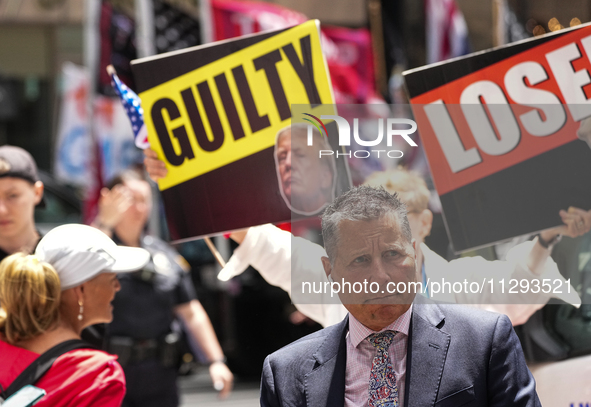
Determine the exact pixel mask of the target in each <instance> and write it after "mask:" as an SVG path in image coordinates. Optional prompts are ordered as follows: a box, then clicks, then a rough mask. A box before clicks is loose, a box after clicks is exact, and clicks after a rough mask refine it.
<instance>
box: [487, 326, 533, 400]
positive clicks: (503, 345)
mask: <svg viewBox="0 0 591 407" xmlns="http://www.w3.org/2000/svg"><path fill="white" fill-rule="evenodd" d="M486 377H487V378H488V397H489V403H488V405H489V406H491V407H494V406H498V407H505V406H516V407H538V406H541V404H540V400H539V398H538V394H537V393H536V383H535V380H534V378H533V376H532V374H531V372H530V371H529V369H528V368H527V365H526V363H525V357H524V355H523V350H522V349H521V345H520V343H519V338H517V335H516V334H515V331H514V330H513V327H512V326H511V323H510V322H509V320H508V318H507V317H506V316H504V315H500V316H499V318H498V319H497V324H496V327H495V330H494V333H493V339H492V349H491V350H490V358H489V368H488V372H487V374H486Z"/></svg>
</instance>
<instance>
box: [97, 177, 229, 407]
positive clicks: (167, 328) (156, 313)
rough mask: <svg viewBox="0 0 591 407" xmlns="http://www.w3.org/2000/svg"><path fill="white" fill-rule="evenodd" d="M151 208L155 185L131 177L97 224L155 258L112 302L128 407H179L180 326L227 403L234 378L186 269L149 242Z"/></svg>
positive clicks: (106, 198)
mask: <svg viewBox="0 0 591 407" xmlns="http://www.w3.org/2000/svg"><path fill="white" fill-rule="evenodd" d="M151 201H152V199H151V191H150V185H149V184H148V183H147V182H146V181H145V180H143V179H142V177H141V176H140V175H139V174H138V173H137V172H134V171H125V172H123V173H122V174H120V175H119V176H117V177H115V178H114V179H113V180H112V181H111V182H110V184H109V187H108V188H106V189H104V190H103V191H102V192H101V199H100V201H99V214H98V216H97V218H96V220H95V222H94V226H96V227H99V228H100V229H101V230H103V231H104V232H105V233H107V234H109V235H110V236H112V238H113V240H115V241H116V242H117V243H120V244H123V245H127V246H136V247H143V248H145V249H146V250H148V251H149V252H150V254H151V261H150V263H149V264H148V266H146V267H145V268H144V269H142V270H139V271H137V272H136V273H132V274H128V275H121V276H120V282H121V291H120V292H119V293H118V294H117V295H116V297H115V300H114V301H113V307H114V309H113V322H112V323H111V324H110V325H109V326H108V328H107V337H106V342H107V351H109V352H111V353H116V354H118V355H119V362H120V363H121V364H122V366H123V369H124V371H125V377H126V381H127V394H126V397H125V400H124V403H123V406H128V407H132V406H148V407H149V406H158V407H167V406H171V407H173V406H177V405H178V403H179V398H178V391H177V387H176V378H177V370H178V366H177V365H176V361H177V356H178V355H177V354H176V352H177V349H178V348H177V346H176V344H177V342H178V339H179V338H178V336H179V330H178V329H175V325H178V320H181V321H182V322H183V323H184V325H185V327H186V328H187V332H188V334H189V335H191V336H192V337H193V339H194V340H195V342H196V343H197V344H198V345H199V347H200V349H202V350H203V352H204V354H205V356H206V357H207V358H208V360H209V361H210V363H211V364H210V367H209V373H210V376H211V378H212V380H213V382H214V385H215V387H216V388H218V389H221V392H220V396H221V397H225V396H227V395H228V393H229V392H230V390H231V388H232V383H233V375H232V373H231V372H230V370H229V369H228V367H227V366H226V364H225V358H224V354H223V352H222V349H221V347H220V345H219V342H218V340H217V337H216V335H215V332H214V330H213V327H212V325H211V322H210V320H209V317H208V316H207V314H206V312H205V310H204V309H203V306H202V305H201V303H200V302H199V301H198V300H197V299H196V297H195V290H194V287H193V285H192V282H191V278H190V275H189V273H188V272H187V271H188V264H186V261H185V260H184V259H183V258H182V257H181V256H180V255H179V254H178V252H176V251H175V250H174V249H173V248H172V247H170V246H169V245H168V244H167V243H165V242H163V241H162V240H160V239H158V238H156V237H154V236H149V235H145V234H144V230H145V226H146V223H147V220H148V217H149V214H150V210H151V208H150V203H151Z"/></svg>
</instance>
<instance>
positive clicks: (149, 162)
mask: <svg viewBox="0 0 591 407" xmlns="http://www.w3.org/2000/svg"><path fill="white" fill-rule="evenodd" d="M144 165H145V166H146V172H147V173H148V175H149V176H150V178H151V179H152V180H153V181H156V182H158V180H159V179H161V178H164V177H166V174H168V170H167V169H166V164H164V161H162V160H160V159H159V158H158V154H156V151H154V150H152V149H151V148H146V149H145V150H144Z"/></svg>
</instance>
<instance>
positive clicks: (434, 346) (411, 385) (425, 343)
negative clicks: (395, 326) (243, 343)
mask: <svg viewBox="0 0 591 407" xmlns="http://www.w3.org/2000/svg"><path fill="white" fill-rule="evenodd" d="M348 325H349V320H348V317H347V318H345V319H344V320H343V321H342V322H341V323H339V324H336V325H333V326H330V327H328V328H325V329H323V330H320V331H318V332H315V333H313V334H311V335H308V336H306V337H304V338H302V339H300V340H298V341H296V342H294V343H292V344H290V345H287V346H286V347H284V348H282V349H280V350H278V351H276V352H274V353H273V354H271V355H269V356H268V357H267V358H266V359H265V362H264V366H263V376H262V381H261V406H264V407H266V406H294V407H295V406H308V407H321V406H333V407H337V406H338V407H342V406H343V404H344V392H345V368H346V360H347V351H346V342H345V337H346V334H347V332H348ZM409 333H410V334H409V340H408V350H407V358H406V387H405V392H404V394H405V400H404V405H405V406H406V407H415V406H416V407H425V406H437V407H444V406H449V407H451V406H453V407H457V406H479V407H483V406H499V407H508V406H528V407H529V406H532V407H533V406H540V401H539V399H538V395H537V394H536V390H535V382H534V379H533V377H532V375H531V373H530V371H529V369H528V368H527V366H526V364H525V359H524V357H523V351H522V349H521V345H520V343H519V340H518V338H517V335H516V334H515V332H514V330H513V327H512V326H511V322H510V321H509V318H507V316H505V315H501V314H496V313H492V312H487V311H481V310H477V309H474V308H468V307H465V306H461V305H456V304H441V303H437V304H435V303H432V302H430V301H428V300H426V299H423V298H422V297H421V298H419V296H417V298H416V299H415V302H414V305H413V308H412V317H411V325H410V330H409ZM370 368H371V367H370V366H368V373H367V375H368V386H369V370H370Z"/></svg>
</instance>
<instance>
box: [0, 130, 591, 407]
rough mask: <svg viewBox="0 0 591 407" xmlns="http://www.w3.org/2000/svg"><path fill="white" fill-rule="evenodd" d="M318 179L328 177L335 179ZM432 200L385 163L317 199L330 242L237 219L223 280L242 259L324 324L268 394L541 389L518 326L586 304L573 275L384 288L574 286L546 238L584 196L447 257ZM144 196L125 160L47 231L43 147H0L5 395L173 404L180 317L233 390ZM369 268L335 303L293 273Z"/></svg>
mask: <svg viewBox="0 0 591 407" xmlns="http://www.w3.org/2000/svg"><path fill="white" fill-rule="evenodd" d="M277 141H278V143H277V147H276V150H277V154H278V157H277V164H278V182H279V185H280V187H281V188H282V191H283V193H284V198H286V199H289V198H290V196H291V195H292V192H293V191H292V189H294V190H295V189H296V187H301V186H298V185H295V183H294V181H293V176H292V175H291V174H290V173H289V172H290V171H291V159H292V158H291V151H292V148H294V147H293V146H292V144H291V139H290V143H288V144H289V146H288V147H289V148H288V149H286V147H285V146H286V143H285V139H284V137H283V136H281V137H279V136H278V140H277ZM279 154H283V156H282V157H280V156H279ZM145 155H146V159H145V165H146V169H147V172H148V174H149V175H150V177H151V178H152V179H153V180H158V179H159V178H161V177H164V176H166V166H165V165H164V163H163V162H162V161H160V160H159V159H158V157H157V155H156V153H155V152H154V151H152V150H149V149H148V150H145ZM319 180H320V181H322V177H319ZM329 181H330V180H329ZM324 184H326V185H324ZM321 185H324V187H323V188H325V189H327V190H332V189H333V186H332V182H328V181H327V182H326V183H322V182H321ZM329 195H330V194H329ZM428 201H429V190H428V189H427V186H426V184H425V181H424V180H423V179H422V178H421V177H419V176H418V175H416V174H413V173H411V172H409V171H406V170H402V169H400V170H392V171H386V172H378V173H375V174H373V175H372V176H370V177H369V178H368V179H367V180H366V181H365V185H363V186H359V187H355V188H352V189H351V190H350V191H348V192H346V193H345V194H343V195H341V196H339V197H337V198H336V199H334V198H333V197H330V199H328V200H327V201H326V202H324V201H323V202H322V203H320V204H318V205H319V206H318V208H320V207H323V208H324V212H323V215H322V236H323V241H324V247H322V246H319V245H317V244H315V243H312V242H310V241H308V240H305V239H303V238H299V237H294V236H293V235H292V234H291V233H289V232H285V231H282V230H280V229H278V228H276V227H275V226H272V225H262V226H256V227H251V228H249V229H248V230H242V231H235V232H234V233H232V234H231V235H230V236H231V238H232V239H234V240H235V241H236V242H237V243H239V246H238V248H237V249H236V250H235V251H234V254H233V256H232V257H231V258H230V260H229V261H228V263H227V265H226V267H225V268H224V269H223V270H222V271H221V272H220V275H219V278H220V279H224V280H227V279H230V278H232V277H234V276H237V275H239V274H240V273H242V272H243V271H244V270H245V269H246V268H247V267H248V266H249V265H251V266H253V267H254V268H255V269H256V270H258V271H259V273H260V274H261V275H262V276H263V277H264V278H265V279H266V280H267V281H268V282H269V283H270V284H272V285H276V286H279V287H281V288H282V289H283V290H285V291H286V292H287V293H288V294H290V296H291V297H292V299H293V302H294V304H295V305H296V307H297V308H298V310H299V311H300V312H302V313H303V314H304V315H306V316H307V317H309V318H311V319H313V320H315V321H317V322H319V323H320V324H321V325H323V326H324V327H325V329H322V330H320V331H318V332H316V333H314V334H312V335H310V336H307V337H305V338H302V339H300V340H299V341H297V342H295V343H293V344H292V345H289V346H287V347H285V348H283V349H281V350H278V351H276V352H274V353H273V354H271V355H270V356H269V357H268V358H267V359H266V360H265V362H264V365H263V376H262V380H261V405H264V406H280V405H306V403H307V405H314V406H316V405H318V406H320V405H341V406H342V405H344V406H358V405H369V406H378V405H380V406H384V405H388V406H402V405H404V406H409V405H432V404H434V403H435V402H437V403H440V405H462V404H464V403H472V404H473V405H491V406H507V405H516V406H536V405H539V400H538V397H537V394H536V389H535V383H534V380H533V377H532V375H531V373H530V372H529V370H528V368H527V366H526V364H525V359H524V356H523V352H522V350H521V347H520V345H519V340H518V339H517V336H516V334H515V332H514V330H513V328H512V325H518V324H522V323H524V322H525V321H527V319H528V318H529V317H530V316H531V315H532V314H533V313H534V312H535V311H536V310H538V309H539V308H541V307H542V306H543V305H544V304H545V303H546V302H548V300H549V299H550V298H552V297H553V296H556V297H558V298H560V299H562V300H563V301H565V302H569V303H572V304H580V299H579V297H578V295H577V294H576V291H575V290H572V292H571V293H570V294H565V293H563V294H552V293H544V292H543V291H539V292H533V291H530V292H528V293H522V294H520V297H519V298H517V299H516V298H515V297H514V296H510V295H509V294H507V293H506V292H503V291H502V290H499V289H497V290H491V292H489V293H487V292H483V293H469V292H466V291H462V292H459V293H447V294H438V293H433V292H424V293H421V294H416V293H411V292H405V293H399V294H391V295H390V294H388V295H386V294H384V292H385V291H384V289H385V287H386V286H387V285H388V284H389V283H392V282H405V283H411V282H417V281H426V280H427V279H429V278H431V279H437V278H447V279H452V280H453V279H457V280H458V281H459V280H464V279H469V280H473V279H480V278H483V277H484V278H493V277H494V278H497V279H501V278H504V277H505V278H508V279H510V278H515V279H519V280H527V281H535V280H539V279H552V280H559V281H561V282H563V283H564V284H568V282H566V281H565V279H564V277H563V276H561V275H560V272H559V271H558V268H557V266H556V263H555V262H554V261H553V260H552V258H551V257H550V252H551V248H552V246H553V244H554V243H555V242H556V241H557V240H559V238H560V236H562V235H565V236H570V237H576V236H580V235H582V234H585V233H587V232H588V231H589V230H590V229H591V211H587V210H584V209H578V208H569V209H568V210H563V211H560V213H559V215H560V217H561V219H562V221H563V225H561V226H558V227H555V228H551V229H548V230H545V231H542V232H541V233H540V234H538V235H537V236H535V237H534V238H533V239H532V240H529V241H527V242H525V243H522V244H520V245H517V246H515V247H514V248H513V249H512V250H511V251H510V252H509V254H508V255H507V259H506V260H504V261H494V262H493V261H487V260H485V259H483V258H480V257H470V258H461V259H457V260H453V261H451V262H448V261H447V260H445V259H444V258H442V257H441V256H439V255H437V254H436V253H434V252H433V251H432V250H430V249H429V247H428V246H427V245H426V244H425V243H424V239H425V238H426V237H427V236H428V235H429V233H430V232H431V228H432V220H433V214H432V213H431V211H430V210H429V208H428ZM151 202H152V196H151V189H150V185H149V183H148V181H147V180H145V179H144V178H143V176H142V174H140V173H138V172H134V171H131V170H130V171H125V172H123V173H121V174H120V175H118V176H116V177H115V178H114V179H113V180H111V182H110V183H109V185H108V186H107V187H106V188H105V189H104V190H103V191H102V193H101V198H100V201H99V212H98V215H97V217H96V219H95V220H94V222H93V223H92V225H91V226H85V225H63V226H60V227H57V228H55V229H53V230H51V231H50V232H48V233H47V234H46V235H45V236H41V233H40V232H39V231H38V230H37V229H36V227H35V222H34V210H35V207H36V206H43V205H44V200H43V184H42V183H41V181H39V177H38V174H37V167H36V164H35V161H34V160H33V158H32V157H31V155H30V154H29V153H27V152H26V151H24V150H23V149H20V148H18V147H12V146H2V147H0V257H1V259H2V262H1V263H0V354H1V355H2V361H3V363H2V364H1V365H0V397H1V398H2V399H3V400H6V399H7V398H8V397H10V396H11V395H13V394H16V393H17V392H18V391H19V390H21V389H23V388H24V386H26V385H29V384H31V385H35V387H37V388H39V389H41V390H42V391H43V393H46V394H45V395H44V396H43V397H41V398H40V401H38V403H37V404H36V405H38V406H119V405H123V406H129V407H131V406H151V405H154V406H171V407H172V406H178V404H179V395H178V390H177V387H176V380H177V372H178V361H179V355H178V347H177V343H178V341H179V338H180V336H181V335H182V332H183V331H184V332H187V333H188V335H189V336H190V337H191V338H192V340H193V341H194V342H195V343H196V344H197V345H198V346H199V348H200V349H201V350H202V352H203V354H204V355H205V358H206V359H207V362H208V363H209V373H210V376H211V379H212V383H213V384H214V386H215V387H216V389H218V390H219V391H220V395H221V397H225V396H227V395H228V394H229V392H230V391H231V389H232V386H233V375H232V373H231V371H230V369H229V368H228V367H227V365H226V364H225V357H224V353H223V351H222V348H221V346H220V344H219V342H218V340H217V337H216V334H215V332H214V329H213V327H212V324H211V321H210V319H209V317H208V315H207V313H206V312H205V310H204V308H203V306H202V305H201V303H200V302H199V300H198V299H197V298H196V294H195V289H194V287H193V284H192V282H191V279H190V276H189V274H188V269H187V264H186V262H185V261H184V260H183V259H182V257H180V255H179V253H178V252H177V251H176V250H175V249H174V248H173V247H171V246H170V245H169V244H167V243H166V242H164V241H162V240H161V239H160V238H159V237H157V236H151V235H149V234H147V233H146V224H147V222H148V218H149V215H150V212H151V210H152V208H151ZM296 206H297V205H296ZM318 208H317V207H314V208H313V210H312V209H310V210H312V211H316V210H317V209H318ZM300 210H301V211H303V212H306V213H307V212H309V211H310V210H309V208H307V207H306V208H304V207H301V208H300ZM361 279H364V280H366V281H369V282H371V283H375V284H376V285H377V287H379V289H378V290H377V291H376V292H377V293H379V294H378V295H376V294H375V293H373V292H371V293H370V292H367V291H364V292H361V293H353V294H351V293H349V294H346V293H338V294H339V295H338V296H337V298H336V301H335V299H334V298H332V297H334V296H333V294H334V293H332V292H330V291H326V292H323V293H322V294H320V297H314V298H313V299H309V298H303V297H301V293H300V292H297V290H295V289H294V287H299V284H300V283H301V282H302V281H318V282H320V283H323V284H324V283H328V284H329V285H330V284H331V283H334V282H335V281H343V282H344V281H347V282H350V283H355V282H358V281H361ZM329 296H330V297H331V298H328V297H329ZM510 297H511V298H510ZM449 303H462V304H467V305H468V307H457V306H454V305H450V304H449ZM478 308H480V309H478ZM487 311H492V312H487ZM96 324H107V325H106V328H104V330H103V331H104V332H101V343H100V344H99V346H98V347H97V345H96V344H90V343H88V342H85V341H83V340H82V338H83V337H84V336H85V335H84V333H83V331H84V330H85V329H87V328H90V327H93V326H96ZM31 372H33V373H31Z"/></svg>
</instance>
